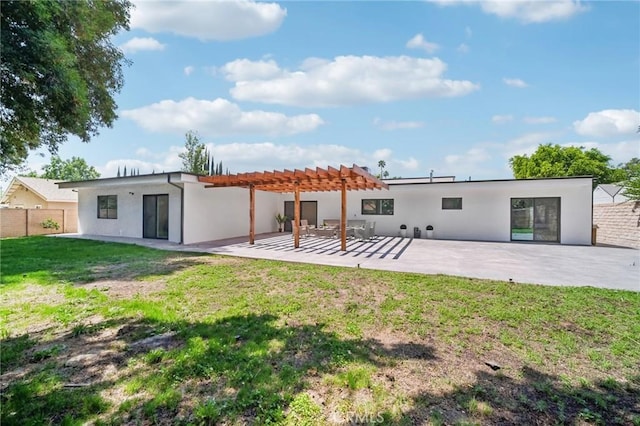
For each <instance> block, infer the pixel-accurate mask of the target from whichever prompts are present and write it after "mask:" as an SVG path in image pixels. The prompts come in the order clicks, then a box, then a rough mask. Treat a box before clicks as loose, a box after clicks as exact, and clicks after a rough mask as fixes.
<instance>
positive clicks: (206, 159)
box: [178, 130, 229, 176]
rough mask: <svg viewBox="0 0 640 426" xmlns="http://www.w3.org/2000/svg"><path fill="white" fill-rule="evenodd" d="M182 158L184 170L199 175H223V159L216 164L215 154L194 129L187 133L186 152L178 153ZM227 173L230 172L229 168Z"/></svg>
mask: <svg viewBox="0 0 640 426" xmlns="http://www.w3.org/2000/svg"><path fill="white" fill-rule="evenodd" d="M178 157H180V159H182V171H183V172H189V173H195V174H197V175H209V176H215V175H222V174H223V171H222V161H220V162H219V163H217V164H216V162H215V161H214V158H213V155H212V154H210V153H209V150H208V149H207V147H206V146H205V144H203V143H202V142H200V137H199V136H198V134H197V133H196V132H194V131H193V130H189V131H188V132H187V133H186V134H185V142H184V152H182V153H180V154H178ZM226 174H229V170H228V169H227V171H226Z"/></svg>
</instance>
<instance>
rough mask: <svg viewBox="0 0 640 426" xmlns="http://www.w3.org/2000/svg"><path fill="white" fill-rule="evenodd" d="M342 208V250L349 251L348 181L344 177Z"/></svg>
mask: <svg viewBox="0 0 640 426" xmlns="http://www.w3.org/2000/svg"><path fill="white" fill-rule="evenodd" d="M340 189H341V191H342V194H341V195H342V197H341V198H342V208H341V211H340V250H342V251H347V181H346V180H345V179H342V185H341V188H340Z"/></svg>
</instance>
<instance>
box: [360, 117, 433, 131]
mask: <svg viewBox="0 0 640 426" xmlns="http://www.w3.org/2000/svg"><path fill="white" fill-rule="evenodd" d="M373 125H374V126H376V127H377V128H378V129H380V130H398V129H419V128H421V127H424V122H422V121H383V120H381V119H380V118H375V119H374V120H373Z"/></svg>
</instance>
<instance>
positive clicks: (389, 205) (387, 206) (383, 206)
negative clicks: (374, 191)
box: [362, 199, 393, 215]
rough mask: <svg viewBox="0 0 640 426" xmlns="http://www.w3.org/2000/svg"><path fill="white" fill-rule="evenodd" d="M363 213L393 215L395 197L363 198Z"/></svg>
mask: <svg viewBox="0 0 640 426" xmlns="http://www.w3.org/2000/svg"><path fill="white" fill-rule="evenodd" d="M362 214H380V215H393V199H387V200H362Z"/></svg>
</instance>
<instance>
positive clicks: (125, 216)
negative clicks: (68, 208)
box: [78, 183, 180, 243]
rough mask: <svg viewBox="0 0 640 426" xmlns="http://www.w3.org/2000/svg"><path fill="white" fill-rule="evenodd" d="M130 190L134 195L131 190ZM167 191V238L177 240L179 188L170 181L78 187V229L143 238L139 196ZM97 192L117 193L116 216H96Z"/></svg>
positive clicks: (94, 232) (81, 232) (103, 193)
mask: <svg viewBox="0 0 640 426" xmlns="http://www.w3.org/2000/svg"><path fill="white" fill-rule="evenodd" d="M130 192H133V195H132V194H130ZM159 194H169V241H173V242H177V243H178V242H180V189H179V188H176V187H175V186H172V185H169V184H134V183H130V184H128V185H112V186H104V187H94V188H78V232H79V233H80V234H94V235H106V236H121V237H133V238H142V196H143V195H159ZM98 195H117V196H118V218H117V219H98Z"/></svg>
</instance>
